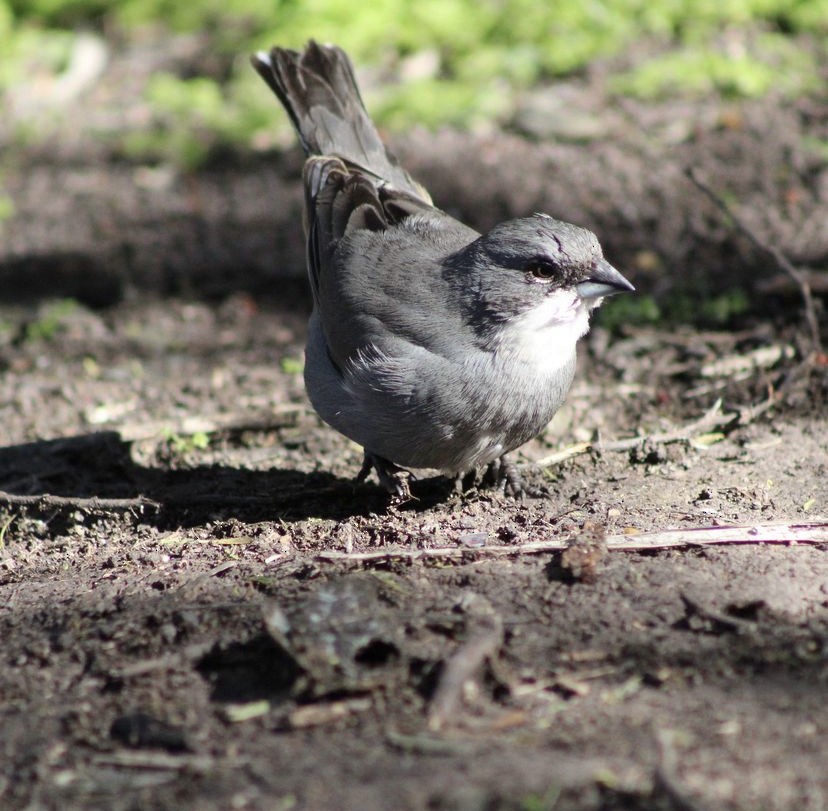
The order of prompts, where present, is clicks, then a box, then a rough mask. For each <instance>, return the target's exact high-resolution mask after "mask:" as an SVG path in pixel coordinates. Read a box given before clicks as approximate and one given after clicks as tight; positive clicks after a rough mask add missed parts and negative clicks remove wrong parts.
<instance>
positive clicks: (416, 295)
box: [304, 157, 479, 369]
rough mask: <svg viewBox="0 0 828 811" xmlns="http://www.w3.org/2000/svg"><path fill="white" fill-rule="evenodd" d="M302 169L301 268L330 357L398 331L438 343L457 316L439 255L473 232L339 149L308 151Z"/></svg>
mask: <svg viewBox="0 0 828 811" xmlns="http://www.w3.org/2000/svg"><path fill="white" fill-rule="evenodd" d="M304 178H305V218H306V222H305V228H306V232H307V241H308V244H307V260H308V277H309V279H310V284H311V290H312V291H313V297H314V304H315V305H316V308H317V309H318V311H319V314H320V321H321V323H322V327H323V331H324V333H325V336H326V340H327V343H328V348H329V353H330V356H331V360H332V361H333V362H334V364H335V365H336V366H337V367H338V368H340V369H343V368H344V367H345V366H346V365H347V364H348V362H349V361H353V359H354V358H356V357H357V356H360V355H361V354H363V353H364V352H365V351H366V350H370V351H373V350H379V351H380V352H382V351H386V350H388V349H390V347H391V345H392V344H393V345H394V346H395V347H396V348H397V349H399V347H400V343H399V342H400V341H402V342H409V343H411V344H413V345H416V346H419V347H423V348H425V349H427V350H428V351H437V352H442V351H443V347H442V345H441V344H442V342H443V340H444V338H443V336H444V334H445V333H444V329H443V328H444V327H446V326H447V323H446V320H447V319H457V318H458V317H459V313H457V312H455V311H454V309H453V308H452V307H451V306H450V303H449V301H448V300H447V295H448V292H449V291H447V290H446V289H445V284H444V280H443V278H442V273H443V265H442V260H443V259H444V258H445V257H447V256H448V255H450V254H452V253H454V252H456V251H458V250H460V249H461V248H463V247H465V246H466V245H468V243H469V242H471V241H472V240H474V239H476V238H477V237H478V236H479V235H478V234H477V232H476V231H473V230H472V229H471V228H467V227H466V226H465V225H463V224H462V223H460V222H458V221H457V220H455V219H454V218H453V217H450V216H449V215H448V214H446V213H444V212H442V211H440V210H439V209H436V208H434V207H433V206H432V205H430V204H428V203H426V202H425V201H424V200H422V199H421V198H420V197H418V196H415V195H413V194H411V193H409V192H407V191H402V190H399V189H396V188H394V187H393V186H391V185H390V184H387V183H379V184H378V183H376V182H375V180H374V179H373V178H372V177H369V176H366V175H365V174H364V173H363V172H362V171H361V170H359V169H356V168H352V167H349V166H347V165H346V164H345V163H344V162H343V161H341V160H339V159H337V158H329V157H316V158H309V159H308V161H307V162H306V164H305V174H304ZM395 351H396V350H395Z"/></svg>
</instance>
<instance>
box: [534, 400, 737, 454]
mask: <svg viewBox="0 0 828 811" xmlns="http://www.w3.org/2000/svg"><path fill="white" fill-rule="evenodd" d="M721 407H722V401H721V400H717V401H716V402H715V403H714V404H713V406H712V407H711V408H710V409H709V410H708V411H707V412H706V413H705V414H703V415H702V416H701V417H700V418H699V419H697V420H695V421H693V422H691V423H688V424H687V425H682V426H679V427H678V428H676V429H674V430H672V431H667V432H665V433H661V434H643V435H642V436H632V437H627V438H626V439H617V440H613V441H611V442H603V441H598V442H583V443H580V444H578V445H574V446H572V448H564V449H563V450H562V451H558V452H556V453H552V454H549V456H544V457H543V458H542V459H538V460H537V461H535V462H533V463H532V465H533V467H548V466H549V465H553V464H555V463H556V462H559V461H562V460H563V459H569V458H571V457H572V456H577V455H578V454H581V453H586V452H587V451H590V450H592V449H593V448H594V449H595V450H598V451H628V450H630V449H632V448H636V447H638V446H639V445H643V444H644V443H645V442H653V443H656V444H661V445H666V444H668V443H670V442H684V441H687V440H689V439H692V438H693V437H694V436H699V435H700V434H706V433H708V432H709V431H712V430H713V429H714V428H724V427H726V426H728V425H730V424H731V423H733V422H736V421H737V420H740V419H741V418H740V415H739V414H737V413H736V412H729V413H726V414H723V413H722V411H721Z"/></svg>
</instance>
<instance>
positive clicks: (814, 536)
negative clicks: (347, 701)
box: [316, 521, 828, 564]
mask: <svg viewBox="0 0 828 811" xmlns="http://www.w3.org/2000/svg"><path fill="white" fill-rule="evenodd" d="M569 543H570V539H569V538H566V539H561V540H558V539H556V540H550V541H533V542H530V543H525V544H517V545H514V546H510V545H507V544H496V545H492V546H483V547H479V548H470V547H457V546H441V547H435V548H432V549H386V550H377V551H375V552H335V551H330V552H320V553H318V554H317V555H316V560H320V561H329V562H338V561H347V562H354V563H368V564H370V563H378V562H384V561H389V560H427V559H445V560H474V559H480V558H489V557H508V556H512V555H539V554H544V553H546V552H560V551H563V550H564V549H566V548H567V546H568V545H569ZM716 544H828V521H814V522H805V523H797V524H790V523H771V524H756V525H752V526H751V525H748V526H736V527H693V528H690V529H668V530H664V531H662V532H647V533H642V534H641V535H611V536H610V537H608V538H607V547H608V548H609V549H610V550H613V549H618V550H622V551H625V552H641V551H646V550H652V549H669V548H671V547H678V546H710V545H716Z"/></svg>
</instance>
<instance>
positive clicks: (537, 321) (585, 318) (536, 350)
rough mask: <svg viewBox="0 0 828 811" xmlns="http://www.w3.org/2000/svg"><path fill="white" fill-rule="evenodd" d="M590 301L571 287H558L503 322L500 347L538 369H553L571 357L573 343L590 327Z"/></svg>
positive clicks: (547, 371)
mask: <svg viewBox="0 0 828 811" xmlns="http://www.w3.org/2000/svg"><path fill="white" fill-rule="evenodd" d="M590 304H591V302H589V303H587V302H585V301H584V300H583V299H582V298H581V297H580V296H579V295H578V294H577V293H576V292H575V291H574V290H558V291H556V292H554V293H552V294H551V295H549V296H547V297H546V298H545V299H544V300H543V301H542V302H541V303H540V304H539V305H537V306H536V307H534V308H532V309H531V310H529V311H527V312H525V313H523V315H521V316H519V317H518V318H516V319H514V320H513V321H510V322H509V323H508V324H506V325H505V326H504V327H503V328H502V330H501V336H500V337H501V347H502V349H503V350H505V351H506V352H509V353H510V354H512V355H513V356H514V358H515V360H517V361H521V362H523V363H526V364H528V365H530V366H533V367H534V368H535V369H537V371H538V373H541V374H542V373H550V372H554V371H556V370H557V369H560V368H561V367H563V366H565V365H566V364H568V363H569V362H570V361H571V360H572V355H573V354H574V352H575V344H576V343H577V342H578V339H579V338H581V337H583V336H584V335H586V333H587V331H588V330H589V312H590V310H591V309H592V306H590ZM593 306H594V305H593Z"/></svg>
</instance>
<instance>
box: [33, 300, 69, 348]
mask: <svg viewBox="0 0 828 811" xmlns="http://www.w3.org/2000/svg"><path fill="white" fill-rule="evenodd" d="M78 307H79V305H78V302H77V301H76V300H75V299H71V298H67V299H55V300H54V301H49V302H47V303H46V304H44V305H43V306H42V307H41V308H40V310H39V311H38V314H37V317H36V318H35V319H34V320H33V321H30V322H29V323H28V324H26V329H25V339H26V341H53V340H55V338H57V337H58V335H59V334H60V333H61V332H62V331H63V330H64V329H65V328H66V322H67V320H69V319H70V318H71V317H72V316H73V315H75V313H77V311H78Z"/></svg>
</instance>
